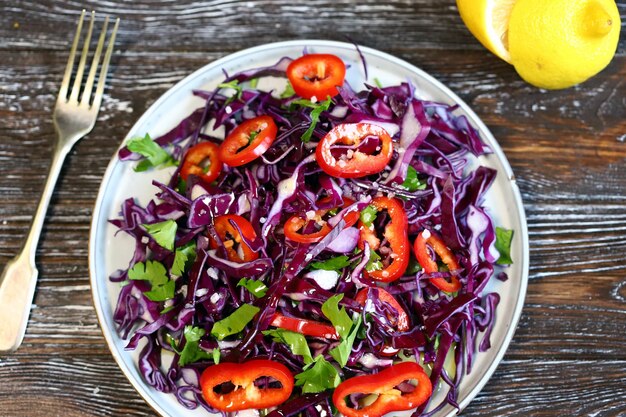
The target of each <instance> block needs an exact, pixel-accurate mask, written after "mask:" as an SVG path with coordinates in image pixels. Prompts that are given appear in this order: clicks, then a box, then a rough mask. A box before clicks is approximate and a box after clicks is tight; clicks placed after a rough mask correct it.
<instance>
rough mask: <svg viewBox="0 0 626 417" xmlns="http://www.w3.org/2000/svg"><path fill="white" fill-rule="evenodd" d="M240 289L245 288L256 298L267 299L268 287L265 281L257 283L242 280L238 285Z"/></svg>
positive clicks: (250, 280) (252, 280)
mask: <svg viewBox="0 0 626 417" xmlns="http://www.w3.org/2000/svg"><path fill="white" fill-rule="evenodd" d="M237 286H238V287H245V288H246V289H247V290H248V291H250V294H252V295H254V296H255V297H256V298H261V297H265V294H266V293H267V290H268V288H267V285H265V283H264V282H263V281H257V280H254V279H248V278H241V279H240V280H239V282H238V283H237Z"/></svg>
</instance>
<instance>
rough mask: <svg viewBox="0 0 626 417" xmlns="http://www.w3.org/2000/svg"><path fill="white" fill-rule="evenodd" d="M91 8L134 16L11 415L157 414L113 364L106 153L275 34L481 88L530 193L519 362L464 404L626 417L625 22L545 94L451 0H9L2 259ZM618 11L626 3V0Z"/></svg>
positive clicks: (41, 170)
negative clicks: (595, 62) (73, 44)
mask: <svg viewBox="0 0 626 417" xmlns="http://www.w3.org/2000/svg"><path fill="white" fill-rule="evenodd" d="M81 7H86V8H91V7H93V8H95V9H96V10H97V11H98V12H99V13H100V14H101V15H103V14H112V15H118V16H121V17H122V18H123V23H122V28H121V32H120V34H119V38H118V47H117V51H116V56H115V60H114V68H113V72H112V75H111V77H110V79H109V81H108V86H109V90H108V92H107V95H106V97H105V100H104V104H103V108H102V110H101V113H100V116H99V121H98V123H97V124H96V128H95V129H94V131H93V132H92V133H91V134H90V135H89V136H88V137H87V138H86V139H84V140H83V141H82V142H80V143H79V144H78V145H77V146H76V148H75V150H74V151H73V152H72V154H71V156H70V158H69V160H68V161H67V165H66V167H65V168H64V171H63V174H62V176H61V179H60V182H59V185H58V187H57V190H56V192H55V196H54V198H53V201H52V204H51V208H50V211H49V216H48V220H47V223H46V227H45V230H44V234H43V235H42V241H41V244H40V246H39V249H38V267H39V268H40V281H39V285H38V290H37V294H36V298H35V306H34V307H33V310H32V315H31V320H30V322H29V330H28V333H27V337H26V339H25V343H24V345H23V347H22V348H21V349H20V350H19V351H18V352H17V353H16V354H14V355H10V356H3V357H0V380H2V381H3V382H2V383H1V384H0V415H3V416H5V415H6V416H11V417H13V416H16V417H19V416H39V415H41V416H44V415H66V416H88V415H106V416H120V415H125V416H126V415H128V416H150V415H154V413H153V412H152V411H151V410H150V409H149V407H148V406H147V405H146V404H145V403H144V402H143V400H141V398H140V397H139V396H138V395H137V394H136V393H135V391H134V390H133V389H132V387H131V386H130V384H129V383H128V382H127V381H126V380H125V378H124V377H123V375H122V374H121V372H120V371H119V369H118V368H117V366H116V365H115V363H114V361H113V359H112V357H111V356H110V353H109V351H108V348H107V347H106V345H105V343H104V339H103V338H102V335H101V332H100V329H99V327H98V323H97V320H96V318H95V314H94V311H93V307H92V304H91V303H92V302H91V296H90V292H89V281H88V275H89V272H88V267H87V250H88V248H87V241H88V236H89V223H90V220H91V211H92V208H93V203H94V200H95V197H96V195H97V191H98V187H99V184H100V180H101V177H102V174H103V173H104V170H105V169H106V166H107V164H108V161H109V160H110V158H111V156H112V155H113V153H114V152H115V150H116V148H117V146H118V145H119V143H120V141H121V140H122V138H123V137H124V136H125V134H126V132H127V131H128V130H129V129H130V127H131V126H132V124H133V123H134V122H135V120H136V119H137V118H138V117H139V116H140V115H141V114H142V113H143V112H144V111H145V110H146V109H147V108H148V106H149V105H150V104H151V103H152V102H154V100H156V99H157V98H158V97H159V96H160V95H161V94H162V93H163V92H165V91H166V90H167V89H168V88H170V87H171V86H172V85H174V84H175V83H176V82H177V81H178V80H180V79H181V78H183V77H184V76H185V75H187V74H189V73H190V72H192V71H193V70H195V69H197V68H199V67H201V66H202V65H205V64H206V63H208V62H211V61H213V60H215V59H217V58H219V57H222V56H224V55H226V54H228V53H230V52H233V51H237V50H239V49H241V48H245V47H249V46H254V45H258V44H262V43H265V42H273V41H278V40H287V39H304V38H323V39H336V40H345V36H349V37H351V38H352V39H353V40H355V41H356V42H358V43H360V44H363V45H367V46H371V47H374V48H378V49H381V50H383V51H386V52H389V53H392V54H394V55H397V56H399V57H401V58H403V59H405V60H407V61H409V62H411V63H413V64H415V65H417V66H419V67H421V68H423V69H424V70H426V71H427V72H429V73H431V74H433V75H434V76H435V77H437V78H438V79H440V80H441V81H442V82H444V83H445V84H447V85H448V86H449V87H450V88H451V89H452V90H453V91H455V92H456V93H457V94H459V95H460V96H461V97H462V98H463V99H464V100H466V101H467V102H468V103H469V104H470V105H471V106H472V107H473V108H474V110H475V111H476V112H477V114H478V115H479V116H480V117H481V118H482V119H483V120H484V121H485V123H486V124H487V125H488V126H489V127H490V129H491V130H492V132H493V133H494V135H495V136H496V137H497V139H498V141H499V142H500V144H501V145H502V147H503V149H504V150H505V153H506V154H507V157H508V159H509V161H510V162H511V165H512V166H513V169H514V171H515V174H516V178H517V181H518V184H519V186H520V189H521V191H522V194H523V198H524V202H525V209H526V213H527V216H528V221H529V234H530V240H531V268H530V272H531V280H530V283H529V288H528V297H527V302H526V306H525V309H524V314H523V316H522V319H521V322H520V326H519V328H518V330H517V333H516V336H515V338H514V340H513V342H512V344H511V347H510V349H509V351H508V353H507V356H506V357H505V358H506V360H505V361H504V362H503V363H502V364H501V366H500V367H499V368H498V370H497V372H496V374H495V375H494V377H493V379H492V380H491V381H490V382H489V383H488V384H487V386H486V387H485V389H484V390H483V391H482V392H481V394H480V395H479V396H478V397H477V398H476V400H475V401H474V402H473V403H472V404H471V405H470V407H469V408H468V409H467V410H465V412H464V413H463V415H466V416H479V415H480V416H518V415H522V414H524V415H532V416H560V415H571V416H582V415H585V416H620V415H626V408H625V405H624V404H625V403H624V401H623V398H625V397H626V371H625V370H626V353H625V352H626V324H625V323H626V321H625V320H624V314H625V313H626V275H625V274H624V264H625V263H626V255H625V251H624V250H623V249H624V246H625V245H626V238H624V235H625V234H624V231H625V230H626V211H625V210H624V207H626V201H625V200H626V194H625V193H624V190H625V189H626V170H625V169H624V168H625V163H624V161H625V160H626V143H625V137H624V135H625V134H626V101H625V99H624V97H626V82H625V81H624V80H626V39H625V38H624V37H623V36H622V38H621V40H620V45H619V48H618V52H617V56H616V58H615V59H614V60H613V62H612V63H611V64H610V65H609V67H608V68H607V69H606V70H604V71H603V72H602V73H600V74H599V75H598V76H596V77H594V78H593V79H591V80H590V81H588V82H587V83H584V84H582V85H580V86H578V87H575V88H572V89H567V90H563V91H544V90H539V89H536V88H534V87H531V86H529V85H527V84H526V83H524V82H523V81H521V80H520V79H519V77H518V76H517V74H516V73H515V71H514V69H513V68H512V67H511V66H509V65H508V64H506V63H504V62H502V61H500V60H498V59H497V58H495V57H494V56H492V55H490V54H489V53H488V52H486V51H485V50H484V49H483V48H482V47H481V46H480V45H479V44H478V43H477V42H476V41H475V40H474V39H473V38H472V37H471V35H470V34H469V33H468V31H467V30H466V29H465V27H464V26H463V24H462V22H461V21H460V19H459V17H458V15H457V12H456V8H455V6H454V1H453V0H445V1H434V0H415V1H413V2H408V1H401V0H393V1H373V0H368V1H364V2H354V1H348V0H339V1H326V0H315V1H312V2H308V3H306V4H305V3H303V4H297V5H295V4H293V2H287V1H284V0H275V1H273V0H260V1H230V0H213V1H199V2H193V3H192V2H185V1H178V2H172V1H158V0H152V1H146V0H142V1H134V2H120V1H110V2H104V3H102V2H96V1H87V2H81V3H80V4H79V3H78V2H72V1H67V0H46V1H42V2H34V1H19V2H18V1H9V0H7V1H4V2H2V3H1V4H0V15H2V16H3V19H2V22H3V24H2V25H0V39H2V41H1V42H0V195H1V196H2V202H1V203H0V267H2V266H3V265H4V264H5V263H6V261H8V259H10V257H11V256H13V255H14V254H15V253H17V251H18V250H19V247H20V245H21V243H22V241H23V239H24V236H25V234H26V231H27V229H28V225H29V222H30V216H31V214H32V213H33V212H34V210H35V206H36V201H37V199H38V196H39V192H40V190H41V187H42V185H43V181H44V179H45V177H46V169H47V166H48V165H49V155H50V146H51V144H52V143H53V139H54V129H53V126H52V122H51V118H50V115H51V111H52V108H53V106H54V101H55V98H56V93H57V90H58V85H59V82H60V75H61V73H62V71H63V68H64V66H65V62H66V59H67V51H68V49H69V47H68V44H69V41H70V40H71V38H72V36H73V30H74V27H75V26H74V25H75V21H76V16H77V12H78V10H79V9H80V8H81ZM618 7H619V8H620V11H621V13H622V15H625V14H626V2H624V1H619V2H618ZM29 392H30V393H32V392H36V393H37V395H36V396H33V395H24V393H29Z"/></svg>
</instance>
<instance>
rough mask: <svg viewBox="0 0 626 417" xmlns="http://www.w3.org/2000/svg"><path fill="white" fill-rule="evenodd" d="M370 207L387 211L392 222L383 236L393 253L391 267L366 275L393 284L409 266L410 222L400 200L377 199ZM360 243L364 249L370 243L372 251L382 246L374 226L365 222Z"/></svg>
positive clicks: (360, 224)
mask: <svg viewBox="0 0 626 417" xmlns="http://www.w3.org/2000/svg"><path fill="white" fill-rule="evenodd" d="M370 205H372V206H374V208H375V209H376V210H377V211H382V210H387V213H388V214H389V217H390V218H391V220H390V221H389V223H387V225H386V226H385V231H384V232H383V236H384V237H385V238H386V239H387V241H388V242H389V246H390V247H391V250H392V253H391V255H390V259H391V261H390V262H389V265H388V266H387V267H385V268H383V269H380V270H375V271H370V272H367V271H366V272H365V274H366V275H367V276H368V277H369V278H372V279H374V280H376V281H380V282H392V281H395V280H396V279H398V278H400V277H401V276H402V274H404V271H406V268H407V267H408V266H409V250H410V248H409V247H410V243H409V237H408V235H407V228H408V221H407V217H406V213H405V211H404V207H403V206H402V203H400V201H399V200H397V199H395V198H389V197H376V198H374V199H373V200H372V202H371V203H370ZM359 229H360V234H359V242H358V247H359V248H360V249H363V248H364V246H365V244H364V242H366V241H367V242H368V244H369V245H370V249H371V250H376V249H378V247H379V246H380V240H379V239H378V237H376V233H375V232H374V230H373V226H371V227H367V226H365V225H364V224H363V222H359Z"/></svg>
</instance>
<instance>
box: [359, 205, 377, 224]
mask: <svg viewBox="0 0 626 417" xmlns="http://www.w3.org/2000/svg"><path fill="white" fill-rule="evenodd" d="M376 213H378V210H376V207H374V206H372V205H369V206H367V207H365V208H364V209H363V210H362V211H361V214H360V216H359V219H360V220H361V222H362V223H363V225H365V227H370V226H371V225H372V223H374V220H376Z"/></svg>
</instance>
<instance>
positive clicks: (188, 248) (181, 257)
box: [171, 241, 196, 276]
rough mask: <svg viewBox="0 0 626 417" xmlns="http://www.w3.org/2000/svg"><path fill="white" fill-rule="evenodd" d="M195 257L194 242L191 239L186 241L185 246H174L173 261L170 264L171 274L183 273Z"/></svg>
mask: <svg viewBox="0 0 626 417" xmlns="http://www.w3.org/2000/svg"><path fill="white" fill-rule="evenodd" d="M195 259H196V243H195V242H194V241H191V242H189V243H187V244H186V245H185V246H181V247H180V248H176V254H175V255H174V263H173V265H172V270H171V272H172V274H173V275H176V276H181V275H182V274H184V273H185V271H187V270H188V269H189V268H191V265H193V261H194V260H195Z"/></svg>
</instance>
